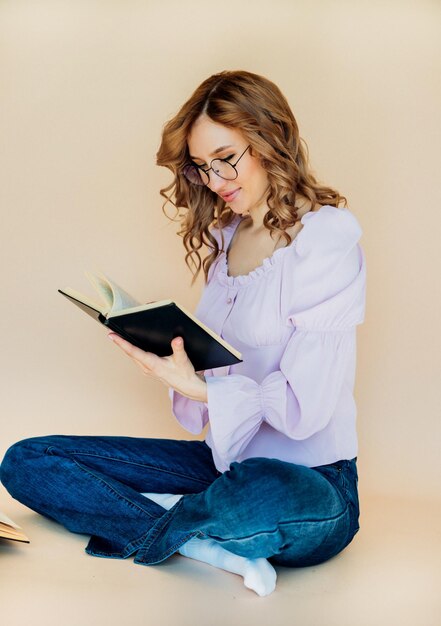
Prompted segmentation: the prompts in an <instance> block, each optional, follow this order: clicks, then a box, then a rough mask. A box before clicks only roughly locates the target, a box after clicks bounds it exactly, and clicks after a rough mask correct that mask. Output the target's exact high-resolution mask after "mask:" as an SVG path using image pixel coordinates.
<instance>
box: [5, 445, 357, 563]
mask: <svg viewBox="0 0 441 626" xmlns="http://www.w3.org/2000/svg"><path fill="white" fill-rule="evenodd" d="M0 478H1V481H2V483H3V485H4V486H5V487H6V489H7V490H8V491H9V493H10V494H11V495H12V497H14V498H16V499H17V500H19V501H20V502H22V503H23V504H25V505H26V506H28V507H30V508H31V509H33V510H34V511H37V512H38V513H41V514H42V515H45V516H46V517H49V518H51V519H54V520H56V521H57V522H59V523H61V524H63V525H64V526H65V527H66V528H67V529H69V530H70V531H72V532H75V533H85V534H87V535H91V538H90V541H89V543H88V545H87V547H86V551H87V552H88V553H89V554H92V555H94V556H102V557H113V558H126V557H129V556H130V555H133V554H135V562H136V563H142V564H144V565H153V564H155V563H159V562H161V561H163V560H165V559H166V558H168V557H169V556H170V555H171V554H173V553H174V552H176V551H177V550H178V549H179V548H180V547H181V546H182V545H183V544H184V543H186V542H187V541H188V540H189V539H191V538H192V537H199V538H201V539H204V538H208V537H209V538H212V539H214V540H215V541H217V542H219V544H220V545H221V546H222V547H223V548H225V549H226V550H229V551H230V552H234V553H235V554H239V555H241V556H245V557H248V558H258V557H264V558H267V559H269V560H270V562H272V563H273V564H280V565H284V566H288V567H301V566H307V565H316V564H318V563H321V562H323V561H326V560H327V559H330V558H331V557H333V556H334V555H336V554H337V553H338V552H340V551H341V550H343V548H344V547H346V546H347V545H348V544H349V543H350V542H351V541H352V538H353V536H354V535H355V533H356V532H357V531H358V528H359V525H358V517H359V506H358V494H357V483H358V477H357V469H356V459H352V460H342V461H338V462H336V463H332V464H331V465H322V466H319V467H315V468H308V467H304V466H302V465H295V464H293V463H287V462H284V461H279V460H277V459H266V458H260V457H259V458H252V459H247V460H245V461H242V462H241V463H232V464H231V466H230V469H229V470H228V471H226V472H224V473H222V474H221V473H220V472H218V471H217V469H216V467H215V465H214V463H213V459H212V455H211V450H210V448H209V447H208V446H207V444H206V443H204V442H202V441H176V440H171V439H141V438H132V437H82V436H63V435H53V436H47V437H34V438H31V439H25V440H23V441H19V442H18V443H16V444H14V445H13V446H11V447H10V448H9V450H8V451H7V453H6V456H5V458H4V460H3V462H2V465H1V467H0ZM142 492H154V493H155V492H156V493H177V494H185V495H184V497H183V498H181V499H180V501H179V502H178V503H177V504H175V505H174V506H173V508H171V509H170V510H169V511H165V509H163V508H162V507H161V506H159V505H158V504H156V503H155V502H153V501H151V500H149V499H148V498H145V497H144V496H142V495H141V493H142Z"/></svg>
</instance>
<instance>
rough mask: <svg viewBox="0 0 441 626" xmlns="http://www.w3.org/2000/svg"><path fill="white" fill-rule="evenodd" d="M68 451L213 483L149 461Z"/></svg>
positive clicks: (209, 483) (205, 483)
mask: <svg viewBox="0 0 441 626" xmlns="http://www.w3.org/2000/svg"><path fill="white" fill-rule="evenodd" d="M53 447H54V446H50V447H49V448H48V449H47V450H46V452H47V451H48V450H49V449H50V448H53ZM66 452H68V453H69V454H74V455H75V456H90V457H95V458H98V459H106V460H107V461H114V462H116V463H126V464H127V465H135V466H138V467H142V468H145V469H152V470H156V471H158V472H164V473H165V474H170V475H173V476H180V477H182V478H189V479H191V480H195V481H197V482H199V483H202V484H204V485H207V486H209V485H211V482H209V481H206V480H203V479H201V478H197V477H195V476H192V475H190V474H185V473H183V472H175V471H173V470H170V469H165V468H162V467H158V466H156V465H150V464H147V463H136V462H134V461H127V460H125V459H118V458H117V457H114V456H107V455H104V454H94V453H93V452H83V451H78V452H77V451H75V450H66Z"/></svg>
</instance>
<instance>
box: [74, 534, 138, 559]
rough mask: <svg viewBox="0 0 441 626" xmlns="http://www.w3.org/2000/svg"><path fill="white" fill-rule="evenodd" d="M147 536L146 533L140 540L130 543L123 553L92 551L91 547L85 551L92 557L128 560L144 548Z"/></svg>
mask: <svg viewBox="0 0 441 626" xmlns="http://www.w3.org/2000/svg"><path fill="white" fill-rule="evenodd" d="M147 534H148V533H144V534H143V535H141V537H139V539H135V540H134V541H129V543H128V544H127V545H126V546H125V547H124V550H122V551H121V552H101V551H100V550H91V549H90V548H89V547H86V548H85V550H86V552H87V554H90V555H91V556H106V557H118V558H123V559H127V558H128V557H129V556H131V555H132V554H133V553H134V552H136V551H137V550H138V549H139V548H140V547H141V546H142V544H143V543H144V541H145V538H146V537H147Z"/></svg>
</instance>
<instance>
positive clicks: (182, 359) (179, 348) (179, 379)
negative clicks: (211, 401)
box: [107, 333, 207, 402]
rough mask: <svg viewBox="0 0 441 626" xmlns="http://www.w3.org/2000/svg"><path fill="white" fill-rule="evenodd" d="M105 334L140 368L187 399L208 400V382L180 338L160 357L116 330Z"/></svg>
mask: <svg viewBox="0 0 441 626" xmlns="http://www.w3.org/2000/svg"><path fill="white" fill-rule="evenodd" d="M107 336H108V337H109V339H111V340H112V341H113V342H114V343H115V344H116V345H117V346H119V347H120V348H121V350H122V351H123V352H125V353H126V354H127V356H129V357H130V358H131V359H132V361H134V363H136V365H138V367H140V368H141V371H142V372H143V374H145V375H146V376H151V377H152V378H156V379H157V380H160V381H161V382H162V383H164V385H166V386H167V387H172V388H173V389H175V390H176V391H178V392H179V393H180V394H182V395H183V396H186V397H187V398H191V399H192V400H200V401H201V402H207V383H206V382H205V381H204V380H202V378H200V377H199V376H198V374H196V372H195V369H194V367H193V365H192V363H191V361H190V359H189V358H188V356H187V353H186V352H185V349H184V340H183V339H182V337H175V338H174V339H173V341H172V342H171V347H172V350H173V354H171V355H170V356H164V357H160V356H157V355H156V354H153V353H152V352H145V351H144V350H141V348H137V347H136V346H134V345H133V344H131V343H130V342H129V341H126V340H125V339H123V338H122V337H120V336H119V335H117V334H116V333H109V334H108V335H107Z"/></svg>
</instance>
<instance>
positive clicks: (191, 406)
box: [169, 388, 208, 435]
mask: <svg viewBox="0 0 441 626" xmlns="http://www.w3.org/2000/svg"><path fill="white" fill-rule="evenodd" d="M169 397H170V400H171V402H172V411H173V414H174V416H175V417H176V419H177V420H178V422H179V423H180V424H181V426H183V427H184V428H185V430H188V432H190V433H192V434H193V435H199V433H201V432H202V431H203V429H204V426H205V425H206V424H207V422H208V410H207V403H206V402H200V401H199V400H191V399H190V398H187V397H186V396H183V395H181V394H180V393H179V392H178V391H175V390H174V389H172V388H170V389H169Z"/></svg>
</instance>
